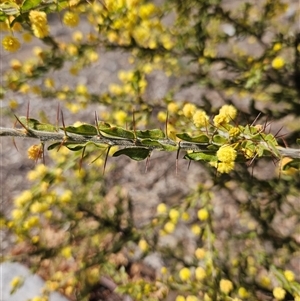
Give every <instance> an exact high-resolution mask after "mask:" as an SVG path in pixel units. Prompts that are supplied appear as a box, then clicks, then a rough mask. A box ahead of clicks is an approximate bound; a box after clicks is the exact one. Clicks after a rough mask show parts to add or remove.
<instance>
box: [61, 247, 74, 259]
mask: <svg viewBox="0 0 300 301" xmlns="http://www.w3.org/2000/svg"><path fill="white" fill-rule="evenodd" d="M60 253H61V255H62V256H63V257H65V258H67V259H68V258H70V257H71V256H72V249H71V247H70V246H67V247H64V248H62V250H61V251H60Z"/></svg>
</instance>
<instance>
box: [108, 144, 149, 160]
mask: <svg viewBox="0 0 300 301" xmlns="http://www.w3.org/2000/svg"><path fill="white" fill-rule="evenodd" d="M150 153H151V150H150V149H147V148H138V147H135V148H123V149H121V150H118V151H116V152H115V153H114V154H113V157H118V156H120V155H125V156H127V157H129V158H131V159H133V160H135V161H142V160H144V159H146V158H147V157H148V156H149V155H150Z"/></svg>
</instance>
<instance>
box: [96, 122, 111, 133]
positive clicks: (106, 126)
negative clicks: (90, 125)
mask: <svg viewBox="0 0 300 301" xmlns="http://www.w3.org/2000/svg"><path fill="white" fill-rule="evenodd" d="M109 128H111V126H110V124H109V123H107V122H104V121H100V122H98V129H99V130H100V131H102V130H103V129H109Z"/></svg>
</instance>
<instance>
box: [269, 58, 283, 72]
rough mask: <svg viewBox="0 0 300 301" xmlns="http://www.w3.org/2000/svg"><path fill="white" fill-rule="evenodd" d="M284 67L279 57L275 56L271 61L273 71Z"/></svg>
mask: <svg viewBox="0 0 300 301" xmlns="http://www.w3.org/2000/svg"><path fill="white" fill-rule="evenodd" d="M284 65H285V61H284V59H283V58H282V57H281V56H277V57H275V59H274V60H273V61H272V67H273V68H274V69H277V70H278V69H281V68H283V67H284Z"/></svg>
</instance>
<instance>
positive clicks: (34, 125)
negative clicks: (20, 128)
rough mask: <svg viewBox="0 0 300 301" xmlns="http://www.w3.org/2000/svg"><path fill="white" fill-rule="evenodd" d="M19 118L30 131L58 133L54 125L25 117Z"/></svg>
mask: <svg viewBox="0 0 300 301" xmlns="http://www.w3.org/2000/svg"><path fill="white" fill-rule="evenodd" d="M18 118H19V121H21V122H22V124H23V125H24V126H25V127H27V128H29V129H32V130H37V131H44V132H57V128H56V127H55V126H54V125H52V124H48V123H41V122H39V121H38V120H37V119H34V118H27V117H25V116H20V117H18Z"/></svg>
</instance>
